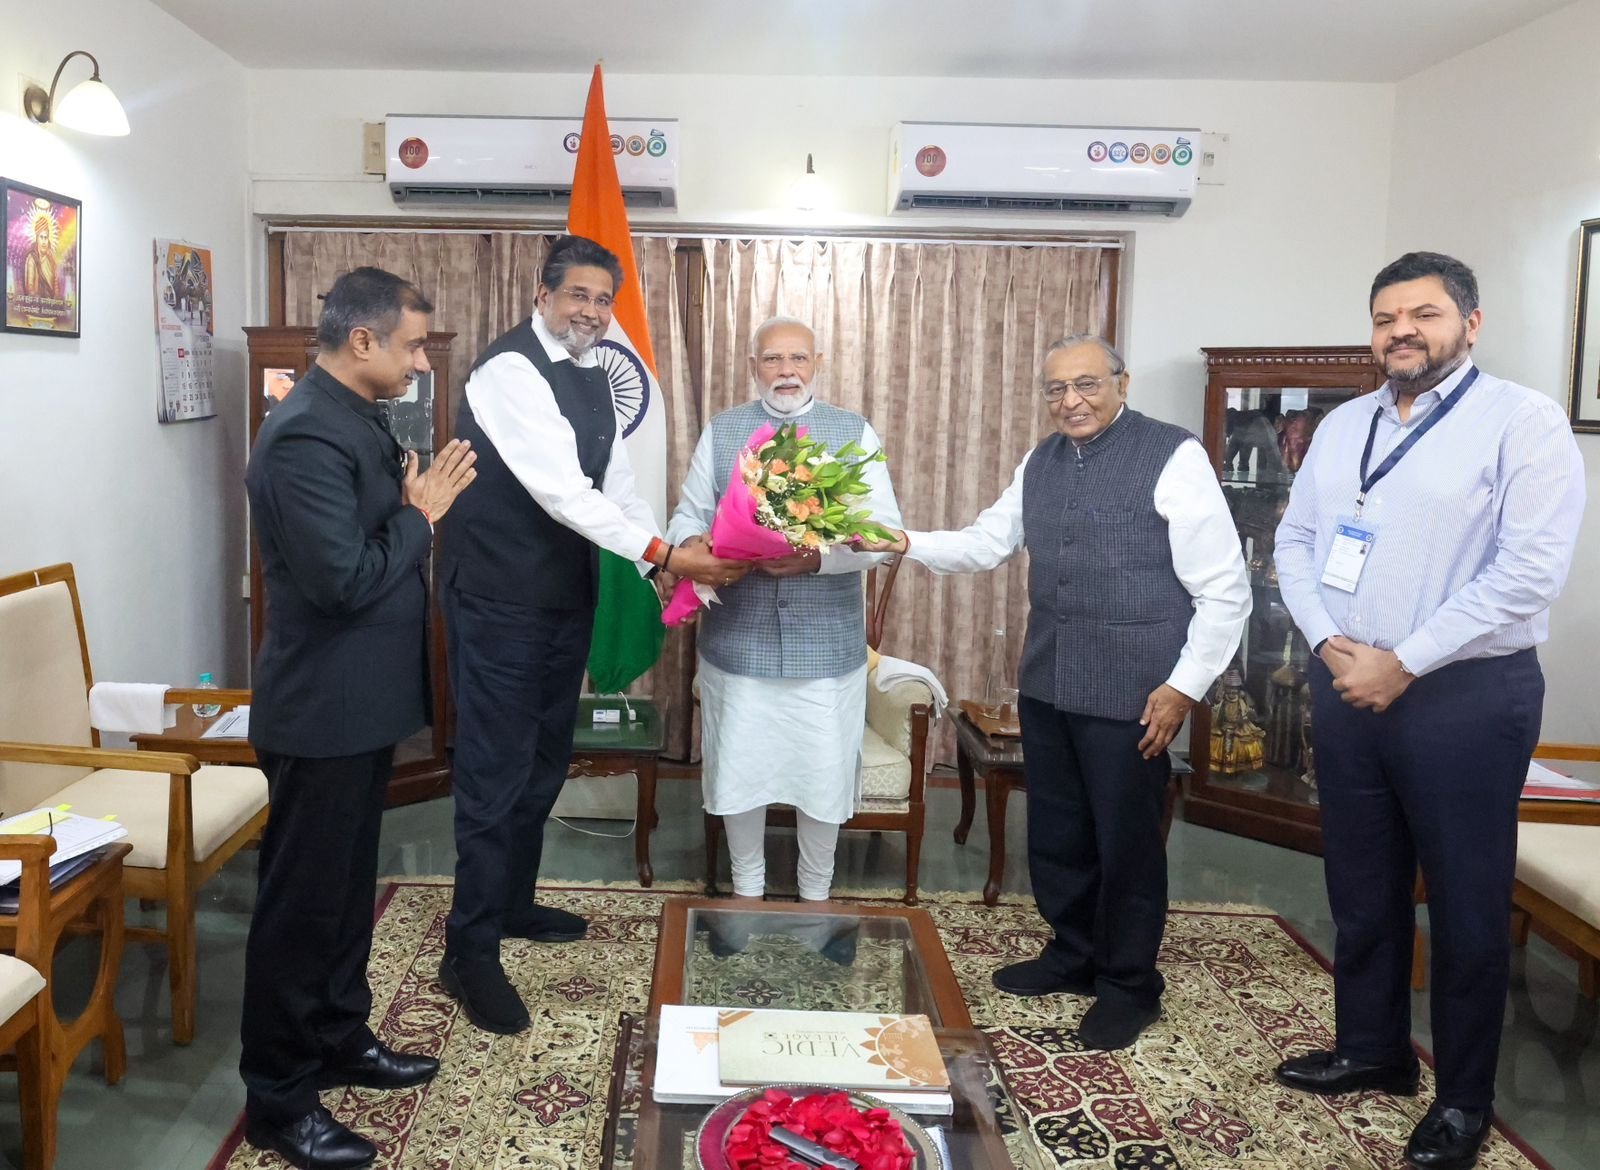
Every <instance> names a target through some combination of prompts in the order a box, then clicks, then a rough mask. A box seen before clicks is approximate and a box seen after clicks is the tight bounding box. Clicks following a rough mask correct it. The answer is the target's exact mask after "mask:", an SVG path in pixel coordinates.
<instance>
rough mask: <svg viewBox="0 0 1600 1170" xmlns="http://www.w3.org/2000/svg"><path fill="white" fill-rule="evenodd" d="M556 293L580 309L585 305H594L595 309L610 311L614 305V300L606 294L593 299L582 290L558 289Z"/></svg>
mask: <svg viewBox="0 0 1600 1170" xmlns="http://www.w3.org/2000/svg"><path fill="white" fill-rule="evenodd" d="M556 291H557V292H558V293H560V294H561V295H562V296H564V297H566V298H567V300H569V301H571V302H572V303H573V304H575V305H578V306H580V307H581V306H583V305H589V304H592V305H594V307H595V308H597V309H600V310H602V311H606V310H609V309H610V308H611V305H612V298H611V297H610V296H609V295H607V294H606V293H601V294H600V295H599V296H597V297H592V296H590V295H589V294H588V293H586V292H584V291H583V290H582V289H581V288H558V289H557V290H556Z"/></svg>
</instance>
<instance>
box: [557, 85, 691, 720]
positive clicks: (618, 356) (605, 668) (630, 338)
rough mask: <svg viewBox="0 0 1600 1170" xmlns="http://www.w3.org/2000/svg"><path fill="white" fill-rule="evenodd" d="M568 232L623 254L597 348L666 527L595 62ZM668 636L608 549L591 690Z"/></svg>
mask: <svg viewBox="0 0 1600 1170" xmlns="http://www.w3.org/2000/svg"><path fill="white" fill-rule="evenodd" d="M567 230H568V231H569V232H571V233H572V234H573V235H575V236H587V237H588V238H589V239H591V240H594V241H595V242H596V243H599V244H603V245H605V246H606V247H607V248H609V249H611V251H613V252H615V253H616V254H617V258H618V259H619V260H621V261H622V274H623V281H622V288H621V289H619V290H618V292H617V300H616V305H615V307H614V309H613V315H612V318H611V328H610V329H609V330H608V331H607V333H606V335H605V337H603V338H602V339H601V340H600V341H599V342H598V343H597V344H596V346H595V349H596V351H597V353H598V356H599V358H600V365H601V366H602V367H603V368H604V369H605V371H606V373H607V375H608V376H609V377H610V379H611V397H612V401H613V403H614V404H615V406H616V411H617V426H618V427H620V428H621V429H622V435H623V441H624V442H625V443H626V444H627V447H628V461H629V462H630V463H631V464H633V474H634V477H635V478H636V480H637V481H638V490H639V495H640V496H641V497H643V498H644V499H645V500H646V501H647V502H648V503H649V504H650V506H651V507H652V508H653V509H655V513H656V522H657V523H658V524H659V525H661V526H662V528H665V527H666V522H667V518H666V512H667V407H666V403H665V402H663V401H662V398H661V385H660V383H659V382H658V381H657V379H656V357H655V351H654V350H653V349H652V348H651V346H650V331H649V329H648V327H647V326H646V323H645V315H644V295H643V293H642V291H641V290H640V288H639V269H638V266H637V265H636V264H635V263H634V259H633V236H632V234H631V233H630V232H629V231H628V213H627V210H626V208H625V207H624V205H623V202H622V184H621V183H620V182H619V181H618V180H617V162H616V159H615V158H614V157H612V153H611V127H610V124H609V123H608V122H607V121H606V99H605V88H604V85H603V83H602V81H601V77H600V66H598V65H596V66H595V67H594V77H593V78H592V79H591V80H590V82H589V101H588V103H587V105H585V107H584V111H583V137H582V139H581V140H580V141H579V144H578V169H577V172H576V173H575V174H574V176H573V180H572V206H571V209H570V210H569V211H568V213H567ZM663 635H664V630H663V627H662V625H661V603H660V601H659V600H658V599H657V598H656V591H655V587H654V586H653V585H651V584H650V582H648V581H646V580H644V578H642V577H640V576H639V571H638V569H637V567H636V566H635V565H634V564H633V563H632V562H631V561H625V560H623V559H622V558H621V557H618V556H616V555H614V554H612V553H609V552H606V551H604V550H602V551H601V553H600V607H599V611H598V612H597V613H596V614H595V622H594V639H593V641H592V642H590V644H589V677H590V678H591V679H593V681H594V686H595V689H596V690H597V691H601V692H610V691H620V690H622V689H623V688H625V687H626V686H627V685H628V684H629V683H631V682H632V681H633V680H634V679H636V678H638V677H639V676H640V675H641V674H643V673H644V672H645V671H647V670H649V669H650V668H651V667H652V666H654V665H655V662H656V659H657V658H658V657H659V656H660V654H661V640H662V637H663Z"/></svg>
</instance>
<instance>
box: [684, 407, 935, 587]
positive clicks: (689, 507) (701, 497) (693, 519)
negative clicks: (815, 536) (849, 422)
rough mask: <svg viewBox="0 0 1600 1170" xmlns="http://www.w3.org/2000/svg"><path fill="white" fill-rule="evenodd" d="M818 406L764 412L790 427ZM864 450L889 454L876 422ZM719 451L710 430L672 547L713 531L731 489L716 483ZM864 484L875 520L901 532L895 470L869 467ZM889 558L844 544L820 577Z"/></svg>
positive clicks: (828, 555) (864, 435)
mask: <svg viewBox="0 0 1600 1170" xmlns="http://www.w3.org/2000/svg"><path fill="white" fill-rule="evenodd" d="M815 405H816V399H815V398H813V399H812V400H811V401H810V402H807V403H806V404H805V405H804V406H802V407H800V409H798V410H795V411H791V412H790V413H788V414H779V413H778V412H777V411H775V410H773V409H772V408H771V407H770V406H768V405H767V404H766V403H765V402H763V403H762V404H761V409H762V410H764V411H766V412H767V413H768V414H769V415H771V416H772V418H773V419H774V420H776V421H779V422H787V421H789V420H791V419H800V418H804V417H805V416H806V415H807V414H808V413H809V412H810V410H811V408H812V407H813V406H815ZM859 445H860V447H861V449H862V450H863V451H865V452H866V453H867V454H869V455H871V454H872V453H873V452H875V451H881V450H883V441H882V440H881V439H879V438H878V432H877V431H875V430H873V429H872V424H871V423H863V425H862V428H861V439H860V441H859ZM713 446H714V444H713V442H712V438H711V428H710V427H707V428H706V429H705V430H704V431H703V432H702V433H701V435H700V441H699V442H698V443H696V444H695V445H694V457H693V458H692V459H690V460H689V474H688V476H687V477H685V479H684V481H683V490H682V492H680V493H679V495H678V506H677V508H676V509H675V510H674V511H673V513H672V519H671V520H670V521H669V522H668V523H667V540H668V541H669V542H670V543H672V544H681V543H682V542H683V541H685V540H687V539H688V538H689V537H691V536H699V535H702V534H703V533H707V532H710V531H711V520H712V518H713V517H714V516H715V515H716V512H717V500H718V499H719V498H720V497H721V495H722V492H723V489H724V488H726V487H727V486H728V485H727V484H726V483H717V482H716V469H715V463H716V460H715V458H714V456H713V454H712V448H713ZM861 479H862V482H863V483H865V484H866V485H867V489H868V491H869V492H870V493H871V494H870V495H869V496H868V498H867V507H868V508H870V509H871V511H872V518H873V519H874V520H875V521H877V522H878V523H879V524H882V525H883V526H885V527H886V528H899V527H900V525H901V524H902V523H903V521H902V520H901V519H900V505H899V503H898V502H897V501H896V500H895V497H894V484H893V482H891V481H890V479H889V465H888V464H887V463H883V462H878V463H868V464H867V465H866V466H864V467H863V468H862V469H861ZM888 559H889V554H888V553H866V552H858V551H856V550H855V549H850V548H846V547H845V546H844V545H835V546H834V547H832V548H829V549H825V550H824V551H823V555H822V564H821V565H820V566H819V567H818V569H817V572H819V573H862V572H865V571H866V570H868V569H870V568H872V566H873V565H876V564H881V563H882V562H883V561H886V560H888Z"/></svg>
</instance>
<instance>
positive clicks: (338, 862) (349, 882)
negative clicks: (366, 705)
mask: <svg viewBox="0 0 1600 1170" xmlns="http://www.w3.org/2000/svg"><path fill="white" fill-rule="evenodd" d="M259 756H260V763H261V769H262V771H263V772H265V773H266V775H267V791H268V795H269V799H270V801H271V808H272V812H271V815H270V816H269V817H268V818H267V829H266V833H265V834H264V835H263V837H262V839H261V855H260V859H259V862H258V869H257V880H256V905H255V913H254V914H253V915H252V917H251V919H250V935H249V939H248V941H247V942H246V944H245V966H244V1020H243V1022H242V1024H241V1026H240V1036H241V1039H242V1040H243V1044H244V1049H243V1051H242V1052H241V1054H240V1056H239V1074H240V1076H242V1077H243V1078H244V1083H245V1088H246V1090H247V1093H246V1099H245V1110H246V1112H247V1113H248V1114H249V1115H250V1116H251V1117H253V1118H259V1119H261V1120H264V1121H268V1122H272V1123H279V1122H285V1121H289V1120H292V1119H294V1118H296V1117H300V1116H303V1115H304V1114H306V1113H309V1112H310V1111H311V1110H312V1109H313V1108H314V1107H315V1106H316V1104H317V1090H316V1077H317V1073H318V1071H319V1070H320V1069H321V1068H322V1067H323V1065H324V1064H326V1063H338V1062H339V1060H340V1058H341V1057H343V1056H348V1055H353V1054H355V1053H357V1052H360V1051H362V1050H364V1049H365V1048H366V1047H367V1046H368V1045H369V1044H370V1043H371V1042H372V1038H373V1037H372V1032H371V1030H370V1029H369V1028H368V1027H367V1016H368V1015H369V1014H370V1013H371V1011H372V989H371V988H370V987H368V985H367V956H368V954H369V952H370V951H371V950H372V917H373V910H372V904H373V897H374V893H375V889H374V888H375V886H376V885H377V881H378V830H379V826H380V824H381V821H382V817H383V802H384V795H385V791H386V790H387V788H388V785H389V775H390V773H391V772H392V771H393V765H394V748H393V747H386V748H382V749H380V750H378V751H374V752H364V753H362V754H360V755H355V756H336V757H333V758H329V759H311V758H307V757H302V756H278V755H272V754H269V753H266V752H262V753H259Z"/></svg>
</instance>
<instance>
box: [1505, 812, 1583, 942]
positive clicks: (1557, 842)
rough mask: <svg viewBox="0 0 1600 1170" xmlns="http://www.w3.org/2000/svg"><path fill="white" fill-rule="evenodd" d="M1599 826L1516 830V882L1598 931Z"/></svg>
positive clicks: (1542, 826)
mask: <svg viewBox="0 0 1600 1170" xmlns="http://www.w3.org/2000/svg"><path fill="white" fill-rule="evenodd" d="M1597 856H1600V825H1546V824H1539V823H1532V824H1529V823H1524V824H1521V825H1518V826H1517V880H1518V881H1520V882H1522V884H1523V885H1525V886H1527V887H1529V888H1530V889H1532V890H1534V891H1536V892H1538V893H1540V894H1543V895H1544V896H1545V897H1546V898H1549V899H1550V900H1551V901H1552V902H1554V903H1555V904H1556V905H1558V906H1560V907H1562V908H1563V909H1565V910H1569V911H1571V912H1572V913H1573V914H1576V915H1577V916H1578V917H1579V918H1581V919H1583V920H1584V921H1585V922H1587V923H1589V924H1590V925H1592V926H1595V927H1600V863H1597V861H1596V857H1597Z"/></svg>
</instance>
